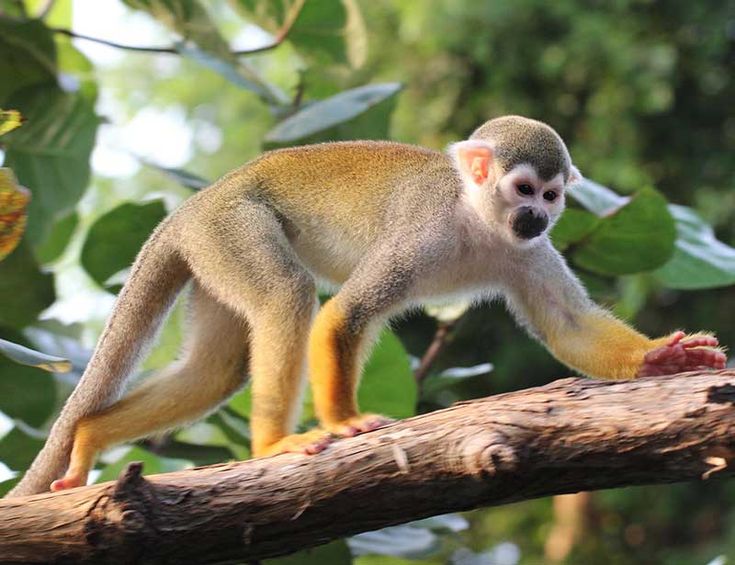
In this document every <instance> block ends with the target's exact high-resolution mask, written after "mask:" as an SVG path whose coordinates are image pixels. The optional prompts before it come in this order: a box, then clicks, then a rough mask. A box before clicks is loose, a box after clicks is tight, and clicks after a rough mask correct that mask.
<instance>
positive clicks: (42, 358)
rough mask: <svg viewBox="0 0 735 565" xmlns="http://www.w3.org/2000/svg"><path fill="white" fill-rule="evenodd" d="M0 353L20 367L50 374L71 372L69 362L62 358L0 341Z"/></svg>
mask: <svg viewBox="0 0 735 565" xmlns="http://www.w3.org/2000/svg"><path fill="white" fill-rule="evenodd" d="M0 353H2V354H3V355H5V357H7V358H8V359H12V360H13V361H15V362H16V363H20V364H21V365H28V366H29V367H37V368H39V369H43V370H44V371H50V372H52V373H67V372H69V371H71V362H70V361H69V360H68V359H63V358H62V357H54V356H53V355H47V354H45V353H41V352H40V351H35V350H34V349H30V348H28V347H25V346H23V345H19V344H17V343H13V342H11V341H7V340H4V339H0Z"/></svg>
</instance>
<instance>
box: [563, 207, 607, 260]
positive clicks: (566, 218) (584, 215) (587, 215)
mask: <svg viewBox="0 0 735 565" xmlns="http://www.w3.org/2000/svg"><path fill="white" fill-rule="evenodd" d="M600 221H601V220H600V218H598V217H597V216H595V215H594V214H593V213H592V212H587V211H586V210H579V209H577V208H567V209H566V210H564V213H563V214H562V216H561V218H559V221H558V222H557V223H556V225H555V226H554V229H553V230H552V231H551V241H552V242H553V243H554V247H556V248H557V249H558V250H559V251H564V250H565V249H566V248H567V247H569V246H570V245H572V244H574V243H577V242H578V241H580V240H582V239H584V238H585V237H587V236H588V235H589V234H590V233H592V232H593V231H594V230H595V229H596V228H597V227H598V226H599V225H600Z"/></svg>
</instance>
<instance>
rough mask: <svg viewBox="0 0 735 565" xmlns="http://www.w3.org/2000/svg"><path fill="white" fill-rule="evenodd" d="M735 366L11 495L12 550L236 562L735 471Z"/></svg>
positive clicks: (9, 556)
mask: <svg viewBox="0 0 735 565" xmlns="http://www.w3.org/2000/svg"><path fill="white" fill-rule="evenodd" d="M733 459H735V371H733V370H726V371H719V372H710V373H688V374H683V375H675V376H672V377H658V378H646V379H639V380H635V381H625V382H602V381H592V380H586V379H565V380H560V381H557V382H554V383H552V384H550V385H547V386H544V387H539V388H534V389H529V390H523V391H519V392H513V393H509V394H502V395H498V396H494V397H491V398H485V399H481V400H475V401H471V402H463V403H460V404H457V405H455V406H452V407H451V408H448V409H446V410H440V411H438V412H434V413H432V414H427V415H424V416H418V417H415V418H411V419H408V420H404V421H401V422H398V423H396V424H393V425H391V426H388V427H386V428H383V429H381V430H378V431H375V432H372V433H369V434H365V435H362V436H359V437H356V438H351V439H344V440H340V441H338V442H335V443H334V444H333V445H332V446H330V447H329V449H328V450H327V451H325V452H323V453H321V454H319V455H315V456H303V455H296V454H287V455H281V456H278V457H272V458H267V459H259V460H254V461H247V462H241V463H225V464H221V465H212V466H209V467H202V468H198V469H190V470H186V471H180V472H177V473H169V474H164V475H156V476H150V477H146V478H143V477H141V475H140V471H141V466H140V464H132V465H130V466H129V467H128V468H127V469H126V471H125V472H123V474H122V475H121V476H120V478H119V479H118V481H117V482H111V483H104V484H101V485H94V486H91V487H86V488H80V489H73V490H69V491H65V492H62V493H57V494H43V495H36V496H30V497H23V498H13V499H6V500H1V501H0V562H20V563H54V562H57V563H63V562H70V563H101V562H104V563H129V562H146V563H178V562H182V563H222V562H232V561H239V562H242V561H249V560H255V559H261V558H264V557H272V556H276V555H283V554H286V553H289V552H293V551H296V550H298V549H302V548H306V547H310V546H314V545H318V544H321V543H325V542H327V541H330V540H332V539H335V538H339V537H343V536H347V535H351V534H356V533H359V532H365V531H369V530H374V529H378V528H381V527H384V526H389V525H393V524H398V523H402V522H407V521H410V520H414V519H417V518H422V517H426V516H432V515H436V514H443V513H446V512H452V511H457V510H468V509H471V508H477V507H479V506H490V505H499V504H506V503H509V502H515V501H519V500H524V499H529V498H535V497H540V496H548V495H552V494H560V493H570V492H576V491H580V490H594V489H601V488H611V487H617V486H625V485H640V484H652V483H667V482H675V481H685V480H702V479H708V478H710V477H725V476H728V477H729V476H732V475H733Z"/></svg>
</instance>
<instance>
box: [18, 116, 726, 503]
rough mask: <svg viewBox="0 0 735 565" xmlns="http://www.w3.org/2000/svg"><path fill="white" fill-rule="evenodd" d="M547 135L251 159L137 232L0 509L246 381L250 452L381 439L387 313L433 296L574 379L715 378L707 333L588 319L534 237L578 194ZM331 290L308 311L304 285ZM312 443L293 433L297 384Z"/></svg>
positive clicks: (540, 129)
mask: <svg viewBox="0 0 735 565" xmlns="http://www.w3.org/2000/svg"><path fill="white" fill-rule="evenodd" d="M581 178H582V177H581V174H580V173H579V170H578V169H577V168H576V167H575V166H574V165H573V164H572V160H571V157H570V155H569V151H568V150H567V147H566V145H565V144H564V142H563V140H562V139H561V137H560V136H559V135H558V134H557V133H556V131H555V130H554V129H552V128H551V127H550V126H548V125H547V124H545V123H543V122H540V121H536V120H532V119H529V118H525V117H521V116H504V117H499V118H495V119H492V120H490V121H488V122H486V123H484V124H483V125H481V126H480V127H479V128H478V129H476V130H475V131H474V133H472V135H471V136H470V137H469V139H467V140H464V141H460V142H457V143H454V144H452V145H450V146H449V147H448V149H447V150H446V151H445V152H439V151H435V150H431V149H426V148H422V147H418V146H413V145H408V144H400V143H395V142H388V141H352V142H350V141H348V142H329V143H322V144H316V145H307V146H301V147H294V148H285V149H277V150H274V151H270V152H266V153H264V154H262V155H261V156H259V157H257V158H256V159H254V160H253V161H251V162H249V163H247V164H246V165H244V166H242V167H241V168H239V169H236V170H234V171H232V172H230V173H228V174H226V175H225V176H223V177H222V178H221V179H219V180H218V181H216V182H215V183H214V184H213V185H211V186H209V187H208V188H206V189H205V190H202V191H200V192H198V193H197V194H195V195H193V196H192V197H190V198H189V199H188V200H186V201H185V202H184V203H183V204H182V205H181V206H180V207H179V208H178V209H177V210H175V211H174V212H173V213H172V214H170V215H169V216H168V217H167V218H166V219H164V220H163V221H162V223H161V224H160V225H159V226H158V227H157V228H156V229H155V230H154V232H153V234H152V235H151V236H150V238H149V239H148V241H147V242H146V243H145V244H144V246H143V247H142V249H141V251H140V253H139V255H138V257H137V258H136V260H135V262H134V264H133V267H132V270H131V273H130V276H129V278H128V280H127V282H126V283H125V285H124V286H123V289H122V290H121V292H120V294H119V296H118V299H117V301H116V305H115V307H114V309H113V311H112V314H111V315H110V317H109V319H108V321H107V324H106V326H105V329H104V331H103V333H102V335H101V337H100V339H99V341H98V344H97V346H96V348H95V351H94V353H93V356H92V358H91V360H90V362H89V364H88V366H87V367H86V370H85V372H84V374H83V376H82V378H81V379H80V381H79V383H78V385H77V387H76V388H75V390H74V392H73V393H72V394H71V396H70V397H69V399H68V400H67V402H66V404H65V406H64V408H63V409H62V411H61V413H60V416H59V418H58V419H57V421H56V422H55V424H54V425H53V427H52V428H51V431H50V434H49V437H48V440H47V441H46V444H45V446H44V447H43V449H42V450H41V452H40V453H39V455H38V456H37V458H36V459H35V461H34V462H33V464H32V466H31V467H30V469H29V470H28V472H27V473H26V474H25V476H24V477H23V479H22V480H21V481H20V482H19V484H18V485H17V486H16V487H15V489H14V490H13V491H12V492H11V493H10V495H11V496H20V495H27V494H32V493H38V492H43V491H47V490H48V489H49V488H50V489H51V490H52V491H58V490H63V489H67V488H73V487H77V486H83V485H84V484H86V482H87V476H88V473H89V471H90V469H91V468H92V467H93V465H94V462H95V457H96V455H97V454H98V453H99V452H100V451H101V450H102V449H104V448H106V447H108V446H110V445H113V444H116V443H120V442H123V441H126V440H132V439H137V438H141V437H145V436H147V435H151V434H153V433H156V432H161V431H164V430H170V429H173V428H175V427H179V426H182V425H184V424H185V423H187V422H191V421H193V420H195V419H198V418H201V417H203V416H205V415H206V414H207V413H209V412H211V411H212V410H214V409H215V408H216V407H217V406H218V405H219V404H220V403H222V402H224V401H225V400H226V399H227V398H228V397H229V396H230V395H232V394H233V393H234V392H235V391H236V390H238V389H239V388H241V387H242V386H243V385H244V383H245V382H246V379H247V378H248V376H249V378H250V381H251V387H252V398H253V406H252V416H251V427H252V452H253V455H254V456H256V457H262V456H268V455H273V454H278V453H282V452H297V453H303V454H316V453H319V452H320V451H322V450H324V449H325V448H326V447H327V446H328V444H329V442H330V441H332V439H333V438H335V437H344V436H353V435H356V434H360V433H364V432H368V431H371V430H374V429H376V428H378V427H381V426H383V425H386V424H387V423H388V422H389V421H390V420H389V419H388V418H385V417H383V416H381V415H378V414H363V413H361V412H360V411H359V409H358V405H357V401H356V390H357V386H358V382H359V377H360V372H361V368H362V364H363V362H364V360H365V358H366V355H367V354H368V352H369V350H370V346H371V344H372V343H373V341H374V340H375V338H376V335H377V333H378V331H379V330H380V328H381V327H382V326H383V324H384V323H385V322H386V321H388V320H389V318H391V317H392V316H394V315H396V314H398V313H401V312H403V311H405V310H407V309H409V308H414V307H416V306H419V305H421V304H423V303H425V302H426V301H430V300H434V299H436V298H443V297H454V296H462V297H472V298H473V299H476V300H490V299H494V298H496V297H503V298H504V299H505V301H506V303H507V306H508V308H509V310H510V311H511V312H512V313H513V314H514V315H515V317H516V318H517V319H518V320H519V323H520V324H521V325H522V326H524V327H525V328H526V329H527V330H528V331H529V332H530V334H531V335H532V336H534V337H536V338H537V339H539V340H540V341H541V342H542V343H544V344H545V346H546V347H547V348H548V350H549V351H550V352H551V354H552V355H553V356H555V357H556V358H557V359H559V360H560V361H561V362H563V363H564V364H566V365H567V366H569V367H570V368H572V369H574V370H576V371H578V372H580V373H581V374H584V375H587V376H591V377H596V378H605V379H633V378H636V377H642V376H655V375H661V374H668V373H675V372H679V371H686V370H694V369H710V368H711V369H720V368H724V366H725V362H726V356H725V353H724V350H723V349H722V348H720V347H719V343H718V340H717V338H716V337H715V336H713V335H712V334H709V333H696V334H692V335H686V334H684V333H683V332H681V331H677V332H674V333H672V334H671V335H668V336H664V337H661V338H656V339H651V338H649V337H647V336H645V335H643V334H641V333H639V332H638V331H636V330H635V329H633V328H632V327H630V326H628V325H627V324H625V323H624V322H622V321H621V320H619V319H618V318H616V317H615V316H613V315H612V314H611V313H610V312H608V311H607V310H606V309H604V308H602V307H600V306H598V305H596V304H595V303H594V302H593V301H592V300H591V299H590V298H589V297H588V294H587V292H586V290H585V289H584V287H583V285H582V284H581V283H580V281H579V280H578V279H577V277H576V276H575V275H574V274H573V273H572V271H571V270H570V269H569V268H568V266H567V265H566V263H565V261H564V259H563V258H562V256H561V255H560V254H559V253H558V252H557V251H556V250H555V249H554V247H553V246H552V244H551V240H550V238H549V231H550V229H551V227H552V226H553V225H554V223H555V222H556V221H557V219H558V218H559V216H560V214H561V213H562V210H563V209H564V204H565V194H566V191H567V189H570V188H571V187H573V185H574V184H575V183H576V182H579V181H580V180H581ZM318 284H325V285H328V286H331V287H334V288H338V291H337V292H336V294H334V296H333V297H332V298H330V299H329V300H328V301H327V302H326V303H325V304H324V305H323V306H321V308H320V307H319V301H318V296H317V285H318ZM187 285H188V287H189V288H190V294H189V300H190V303H189V308H190V312H189V322H188V328H187V329H188V334H187V336H186V338H185V344H184V347H183V352H182V355H181V357H180V359H179V360H177V361H175V362H174V363H173V364H172V365H170V366H169V367H167V368H165V369H163V370H162V371H161V372H160V373H159V374H157V375H154V376H153V377H151V378H149V379H146V380H144V381H143V382H142V383H141V384H140V385H138V386H137V387H134V388H133V389H132V391H131V392H129V393H128V394H127V395H124V396H123V392H124V386H125V381H126V378H127V377H128V375H129V374H130V373H131V372H133V371H134V368H135V366H136V362H137V361H138V360H139V358H140V357H141V356H142V355H143V353H144V350H145V347H146V345H147V344H148V343H149V342H150V341H151V340H152V339H153V336H154V334H155V332H156V329H157V328H158V327H159V325H160V324H161V321H162V320H163V318H164V317H165V314H166V313H167V311H168V309H169V308H170V306H171V304H172V302H173V300H174V298H175V297H176V296H177V294H178V293H179V292H180V291H182V289H183V288H184V287H185V286H187ZM307 375H308V379H309V380H310V383H311V387H312V392H313V398H314V404H315V411H316V415H317V418H318V421H319V426H318V427H317V428H316V429H313V430H310V431H307V432H306V433H302V434H294V428H295V424H296V419H297V416H298V413H299V403H300V399H301V394H302V391H303V389H304V386H305V382H306V377H307Z"/></svg>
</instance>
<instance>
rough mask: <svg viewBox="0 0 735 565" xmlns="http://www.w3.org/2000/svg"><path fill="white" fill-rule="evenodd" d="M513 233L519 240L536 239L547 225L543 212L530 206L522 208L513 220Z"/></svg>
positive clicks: (546, 217)
mask: <svg viewBox="0 0 735 565" xmlns="http://www.w3.org/2000/svg"><path fill="white" fill-rule="evenodd" d="M512 225H513V233H515V234H516V236H518V237H519V238H521V239H533V238H534V237H538V236H539V235H541V233H542V232H543V231H544V230H545V229H546V226H548V225H549V217H548V216H547V215H546V213H545V212H542V211H541V210H537V209H536V208H533V207H531V206H522V207H520V208H518V211H517V212H516V214H515V217H514V218H513V224H512Z"/></svg>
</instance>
